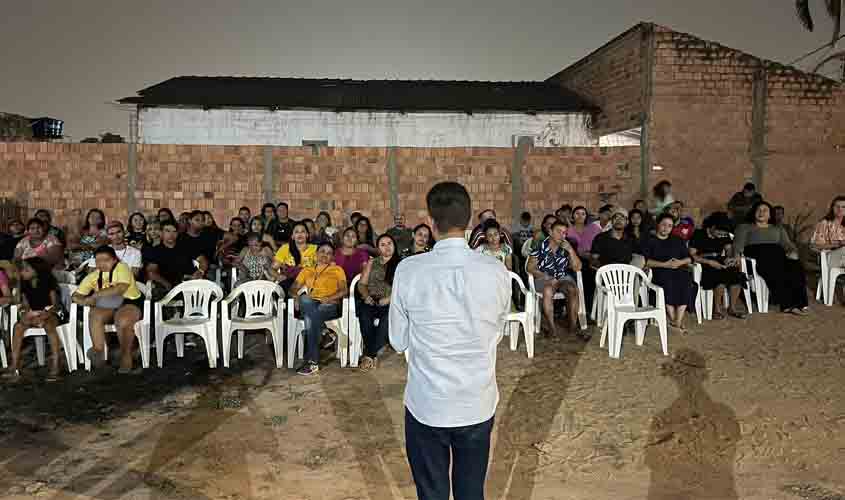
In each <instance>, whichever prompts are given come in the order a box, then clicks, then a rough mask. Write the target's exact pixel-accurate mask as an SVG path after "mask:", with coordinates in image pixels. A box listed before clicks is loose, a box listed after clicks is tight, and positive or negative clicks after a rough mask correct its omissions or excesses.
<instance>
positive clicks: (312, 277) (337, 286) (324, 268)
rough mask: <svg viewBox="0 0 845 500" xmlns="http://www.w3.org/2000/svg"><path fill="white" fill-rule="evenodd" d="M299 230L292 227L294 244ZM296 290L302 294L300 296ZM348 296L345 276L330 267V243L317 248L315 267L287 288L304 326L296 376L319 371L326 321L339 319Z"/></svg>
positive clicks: (340, 271) (338, 269) (335, 265)
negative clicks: (303, 340)
mask: <svg viewBox="0 0 845 500" xmlns="http://www.w3.org/2000/svg"><path fill="white" fill-rule="evenodd" d="M299 228H300V225H299V224H297V226H295V227H294V230H293V238H294V240H296V237H297V229H299ZM302 228H303V229H304V226H302ZM294 246H295V245H294ZM286 247H287V246H285V247H282V248H286ZM300 290H305V293H303V294H301V295H300V293H299V292H300ZM348 292H349V290H348V287H347V285H346V275H345V274H344V272H343V269H341V268H340V266H338V265H337V264H335V263H334V247H333V246H332V244H331V243H323V244H321V245H320V247H319V249H318V250H317V265H316V266H315V267H305V268H303V269H302V272H300V273H299V274H298V275H297V277H296V280H295V281H294V283H293V285H291V288H290V296H291V297H296V302H295V304H296V308H297V309H298V310H299V312H300V314H301V315H302V319H303V321H304V322H305V331H304V332H303V334H304V336H305V358H304V360H303V363H302V366H300V367H299V369H298V370H297V371H296V372H297V373H298V374H300V375H313V374H315V373H317V372H318V371H319V370H320V365H319V361H320V335H321V334H322V332H323V328H324V327H325V324H326V321H329V320H332V319H337V318H339V317H340V314H341V307H340V306H341V302H342V301H343V298H344V297H346V295H347V294H348Z"/></svg>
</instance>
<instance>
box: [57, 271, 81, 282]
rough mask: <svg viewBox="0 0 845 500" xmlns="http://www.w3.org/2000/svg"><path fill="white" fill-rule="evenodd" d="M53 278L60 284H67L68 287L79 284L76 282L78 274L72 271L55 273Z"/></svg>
mask: <svg viewBox="0 0 845 500" xmlns="http://www.w3.org/2000/svg"><path fill="white" fill-rule="evenodd" d="M53 276H55V277H56V281H58V282H59V283H65V284H67V285H77V284H78V283H77V281H76V274H74V273H72V272H71V271H53Z"/></svg>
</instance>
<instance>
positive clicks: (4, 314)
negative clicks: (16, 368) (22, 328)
mask: <svg viewBox="0 0 845 500" xmlns="http://www.w3.org/2000/svg"><path fill="white" fill-rule="evenodd" d="M11 308H12V306H10V305H9V306H3V307H0V328H2V330H7V331H8V332H9V338H10V339H11V335H12V329H11V321H10V320H11V317H12V315H11ZM2 330H0V368H3V369H4V370H5V369H6V368H8V367H9V363H8V361H6V342H5V341H4V340H3V331H2Z"/></svg>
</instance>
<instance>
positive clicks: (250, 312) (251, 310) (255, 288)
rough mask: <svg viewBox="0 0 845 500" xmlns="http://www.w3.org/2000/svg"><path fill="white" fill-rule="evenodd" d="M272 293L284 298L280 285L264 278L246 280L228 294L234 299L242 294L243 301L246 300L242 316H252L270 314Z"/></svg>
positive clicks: (273, 302)
mask: <svg viewBox="0 0 845 500" xmlns="http://www.w3.org/2000/svg"><path fill="white" fill-rule="evenodd" d="M273 294H276V295H277V296H278V297H279V298H284V296H285V292H284V291H283V290H282V287H280V286H279V285H277V284H275V283H273V282H272V281H266V280H255V281H248V282H246V283H244V284H243V285H240V286H239V287H237V288H235V289H234V290H232V293H230V294H229V297H228V298H229V299H230V300H231V299H234V298H236V297H238V296H240V295H243V297H244V302H246V312H245V313H244V318H252V317H254V316H270V315H272V314H273V306H274V305H275V301H274V300H273Z"/></svg>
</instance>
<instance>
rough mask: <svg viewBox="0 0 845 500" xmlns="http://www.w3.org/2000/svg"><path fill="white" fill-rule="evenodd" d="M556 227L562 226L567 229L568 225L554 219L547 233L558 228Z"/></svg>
mask: <svg viewBox="0 0 845 500" xmlns="http://www.w3.org/2000/svg"><path fill="white" fill-rule="evenodd" d="M558 226H563V227H565V228H567V229H568V228H569V223H568V222H566V221H565V220H560V219H555V221H554V222H552V227H550V228H549V231H554V230H555V228H556V227H558Z"/></svg>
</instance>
